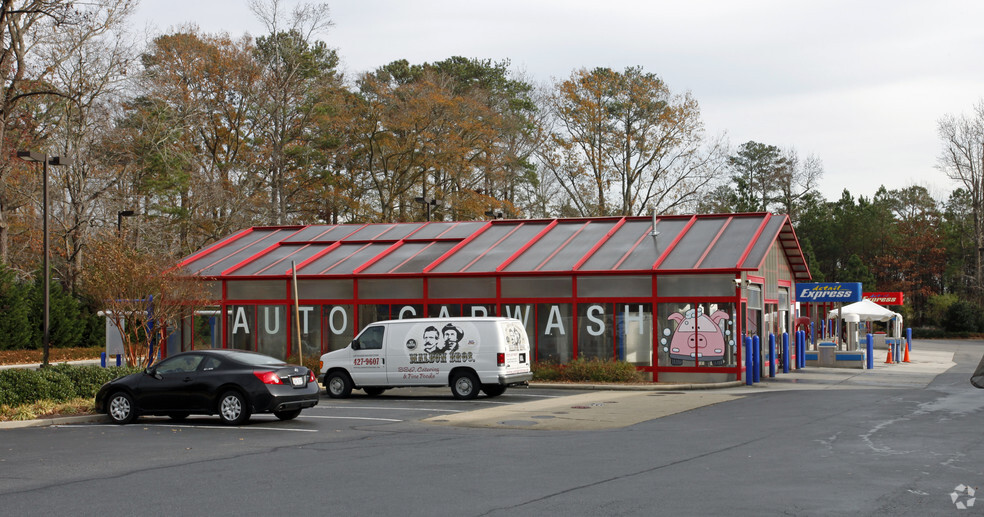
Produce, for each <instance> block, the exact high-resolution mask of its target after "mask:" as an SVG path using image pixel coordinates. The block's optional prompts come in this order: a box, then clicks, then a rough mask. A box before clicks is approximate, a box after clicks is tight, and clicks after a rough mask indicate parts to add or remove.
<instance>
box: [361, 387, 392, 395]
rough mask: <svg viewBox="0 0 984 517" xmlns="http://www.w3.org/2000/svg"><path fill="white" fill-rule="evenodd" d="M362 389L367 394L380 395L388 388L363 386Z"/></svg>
mask: <svg viewBox="0 0 984 517" xmlns="http://www.w3.org/2000/svg"><path fill="white" fill-rule="evenodd" d="M362 391H364V392H366V395H369V396H370V397H378V396H380V395H382V394H383V392H384V391H386V388H362Z"/></svg>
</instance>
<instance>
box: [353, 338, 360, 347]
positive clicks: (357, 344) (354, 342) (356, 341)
mask: <svg viewBox="0 0 984 517" xmlns="http://www.w3.org/2000/svg"><path fill="white" fill-rule="evenodd" d="M360 348H361V346H360V345H359V340H358V339H356V340H354V341H352V350H358V349H360Z"/></svg>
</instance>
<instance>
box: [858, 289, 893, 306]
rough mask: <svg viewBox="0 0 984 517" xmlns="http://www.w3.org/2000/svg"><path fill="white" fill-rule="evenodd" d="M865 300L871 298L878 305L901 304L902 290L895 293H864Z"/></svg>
mask: <svg viewBox="0 0 984 517" xmlns="http://www.w3.org/2000/svg"><path fill="white" fill-rule="evenodd" d="M862 296H863V297H864V299H865V300H871V301H873V302H875V303H877V304H878V305H902V292H901V291H900V292H895V293H864V294H862Z"/></svg>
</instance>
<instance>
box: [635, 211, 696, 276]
mask: <svg viewBox="0 0 984 517" xmlns="http://www.w3.org/2000/svg"><path fill="white" fill-rule="evenodd" d="M689 222H690V219H689V218H673V219H659V220H658V221H657V222H656V231H657V232H659V235H657V236H656V238H655V239H653V237H652V236H651V235H650V233H651V229H650V227H649V226H647V230H646V232H645V238H644V239H642V241H640V242H639V245H638V246H636V248H635V249H634V250H631V251H629V253H628V255H627V256H626V257H625V259H624V260H623V261H622V263H621V264H620V265H619V266H618V270H619V271H646V270H649V271H651V270H652V269H653V265H655V264H656V262H657V261H658V260H659V258H660V257H661V256H663V254H664V253H666V251H667V249H668V248H669V247H670V243H672V242H673V241H675V240H676V238H677V237H678V236H679V235H680V232H682V231H683V230H684V228H686V227H687V224H688V223H689Z"/></svg>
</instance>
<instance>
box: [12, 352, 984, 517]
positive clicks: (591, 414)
mask: <svg viewBox="0 0 984 517" xmlns="http://www.w3.org/2000/svg"><path fill="white" fill-rule="evenodd" d="M920 345H921V346H920V348H917V349H916V350H917V351H916V353H915V354H914V357H915V360H914V362H913V364H911V365H899V366H897V367H895V368H892V367H888V366H884V365H883V366H881V367H880V368H877V369H876V370H874V371H872V372H863V371H831V370H829V369H816V368H814V369H808V370H804V371H802V372H800V373H797V374H790V375H787V376H786V377H785V378H782V377H778V378H777V379H775V380H772V381H769V382H763V383H762V384H760V385H756V386H752V387H744V386H742V387H738V388H729V389H726V390H712V391H703V392H700V391H686V392H684V391H674V390H671V391H666V390H663V391H627V392H622V391H604V390H590V391H588V390H562V389H543V388H531V389H510V390H508V391H507V392H506V393H505V394H504V395H502V396H500V397H497V398H494V399H488V398H485V397H479V398H478V399H476V400H471V401H461V400H455V399H453V398H452V397H451V394H450V391H449V390H447V389H403V390H392V391H387V392H385V393H384V394H383V395H382V396H379V397H375V398H373V397H368V396H365V395H363V394H362V393H361V392H359V391H355V392H353V396H352V397H351V398H349V399H344V400H336V399H330V398H328V397H327V396H325V395H322V399H321V403H320V404H319V405H318V406H317V407H315V408H312V409H307V410H304V412H302V414H301V416H300V417H298V418H297V419H296V420H292V421H284V422H282V421H279V420H277V419H276V418H275V417H273V416H266V415H257V416H254V418H253V419H252V420H251V422H250V423H249V424H248V425H244V426H239V427H226V426H222V425H219V421H218V419H217V418H215V417H191V418H189V419H188V420H187V421H184V422H181V423H177V422H173V421H170V420H169V419H167V418H141V419H140V420H138V421H137V423H135V424H132V425H127V426H116V425H110V424H105V423H99V422H94V423H84V424H73V425H61V426H49V427H35V428H23V429H6V430H2V431H0V437H2V439H3V442H2V443H3V445H2V447H0V479H2V481H0V507H2V508H4V513H9V514H25V515H34V514H41V513H51V512H55V511H59V512H65V511H70V512H71V513H73V514H78V515H105V514H108V513H109V514H112V513H116V514H119V513H135V512H138V511H139V512H144V513H168V514H173V515H196V514H200V513H203V512H204V511H206V509H207V511H208V512H209V513H210V514H214V515H233V514H239V515H241V514H243V513H249V514H251V515H252V514H257V513H278V514H282V513H287V514H293V513H304V514H311V513H315V514H331V515H339V514H353V515H365V514H370V515H444V514H457V515H559V514H564V515H641V514H647V515H649V514H653V513H657V514H666V515H694V514H701V515H717V514H723V513H728V514H729V515H789V514H794V515H858V514H861V515H938V514H944V513H949V512H953V511H955V507H954V505H953V503H952V502H951V494H952V493H954V492H955V489H956V487H958V486H972V487H977V486H984V453H982V451H984V447H982V442H981V436H980V432H979V427H980V426H979V419H980V415H981V414H984V397H982V395H984V392H982V391H981V390H977V389H975V388H973V387H971V386H970V385H969V383H968V382H967V379H968V378H969V374H970V372H971V371H972V370H973V368H974V366H976V364H977V361H978V360H979V359H980V357H981V354H982V353H984V343H982V342H979V341H977V342H975V341H965V342H949V343H939V344H932V343H920ZM943 359H945V361H944V360H943ZM674 407H676V409H674ZM599 422H600V424H599ZM654 509H658V511H656V510H654Z"/></svg>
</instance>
